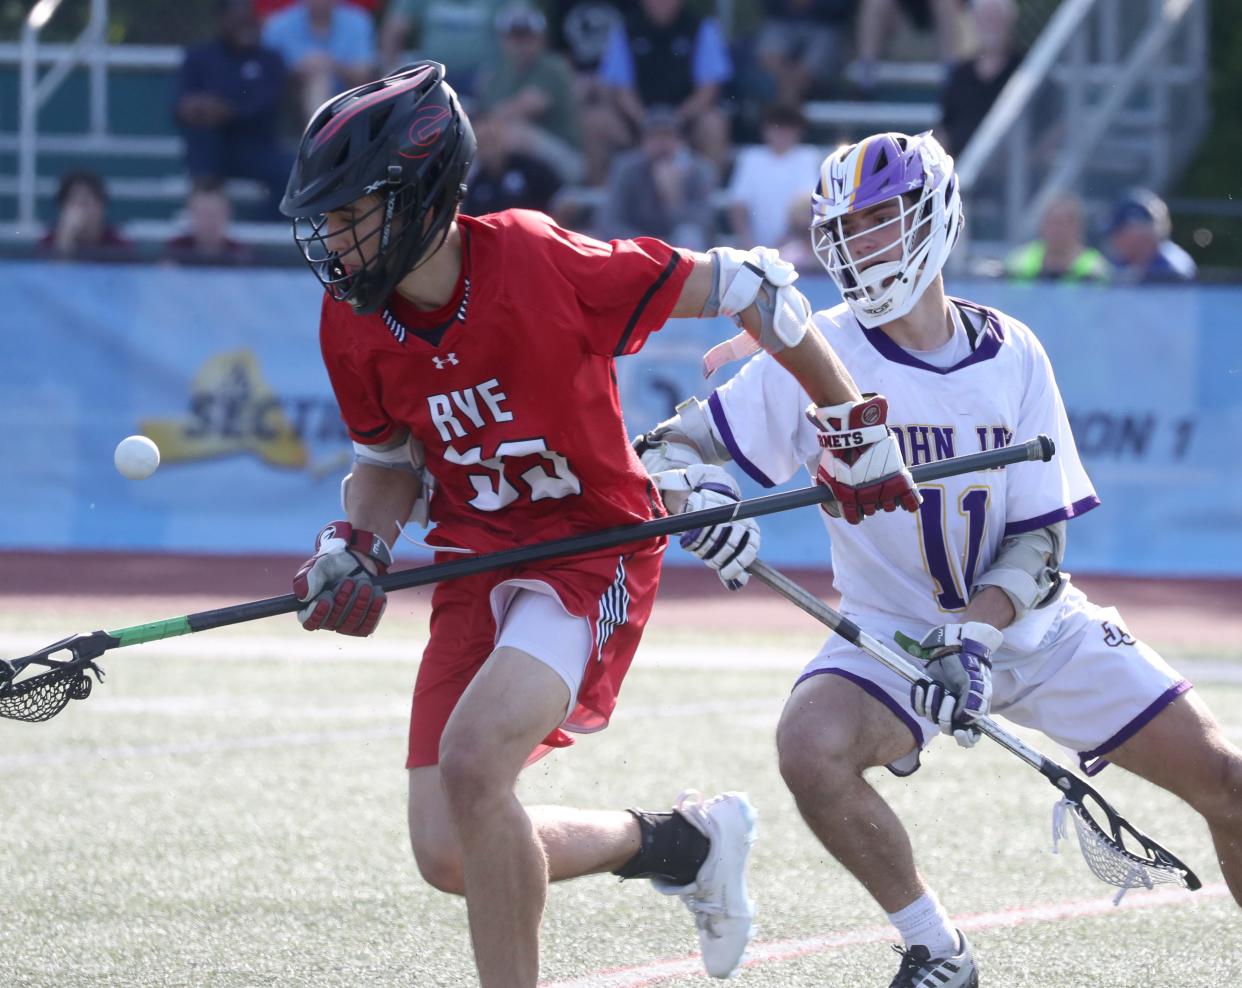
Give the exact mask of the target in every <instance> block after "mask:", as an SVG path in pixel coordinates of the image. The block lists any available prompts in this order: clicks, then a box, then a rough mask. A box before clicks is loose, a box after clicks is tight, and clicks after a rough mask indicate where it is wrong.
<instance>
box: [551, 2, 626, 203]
mask: <svg viewBox="0 0 1242 988" xmlns="http://www.w3.org/2000/svg"><path fill="white" fill-rule="evenodd" d="M550 10H551V15H550V18H549V22H548V26H549V31H548V43H549V46H550V47H551V48H552V50H553V51H555V52H558V53H559V54H561V55H562V56H563V57H564V58H565V59H567V60H568V62H569V66H570V70H571V72H572V78H573V89H574V106H575V108H576V110H577V114H578V120H579V123H580V126H581V127H582V129H584V130H589V132H590V133H591V134H593V135H601V134H602V135H604V136H603V138H602V139H601V144H602V147H601V148H600V149H598V150H597V151H596V152H595V153H593V154H592V153H590V152H588V153H587V154H586V155H585V156H584V159H583V164H584V166H585V171H586V173H587V175H586V178H587V180H588V181H589V182H591V184H594V185H598V184H599V183H600V182H602V181H603V178H604V175H605V173H606V170H607V156H608V153H609V150H610V149H611V148H615V147H624V146H626V145H627V144H628V143H629V140H630V136H629V130H628V128H627V127H626V126H625V123H624V122H623V121H622V120H621V117H620V116H619V115H618V114H617V113H616V111H615V110H614V109H613V106H612V94H611V92H610V91H609V90H608V88H607V87H606V86H605V85H604V83H603V81H602V80H601V79H600V77H599V63H600V60H601V59H602V58H603V56H604V48H605V47H606V45H607V44H608V37H609V35H611V34H612V32H613V30H614V29H616V28H617V27H619V26H620V24H621V8H620V5H619V4H617V3H613V2H612V0H553V2H552V3H551V5H550Z"/></svg>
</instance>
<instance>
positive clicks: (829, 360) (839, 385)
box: [672, 253, 862, 405]
mask: <svg viewBox="0 0 1242 988" xmlns="http://www.w3.org/2000/svg"><path fill="white" fill-rule="evenodd" d="M692 256H693V258H694V267H693V268H692V269H691V271H690V275H689V277H687V278H686V280H685V282H684V283H683V284H682V288H681V296H680V297H679V298H678V299H677V303H676V304H675V305H674V306H673V312H672V314H673V316H674V317H679V318H694V317H696V316H700V315H702V313H703V306H704V305H705V304H706V303H707V300H708V298H709V297H710V296H711V294H712V288H713V286H714V281H715V272H714V270H713V266H712V259H711V258H710V257H709V256H708V255H706V254H697V253H696V254H693V255H692ZM740 316H741V319H742V324H743V325H744V326H745V327H746V331H747V332H748V333H750V334H751V335H752V336H754V337H756V338H758V336H759V328H760V327H759V310H758V308H757V307H756V306H754V305H751V306H750V307H749V308H746V309H743V310H742V312H741V313H740ZM775 358H776V361H777V363H779V364H780V365H781V366H782V367H784V368H785V369H786V370H787V371H789V373H791V374H792V375H793V376H794V377H795V378H796V379H797V381H798V383H799V384H801V385H802V387H803V388H804V389H805V390H806V393H807V395H809V396H810V399H811V401H813V402H814V403H815V404H817V405H840V404H842V403H844V402H847V401H859V400H861V399H862V392H861V391H860V390H859V388H858V386H857V385H856V384H855V383H854V379H853V378H852V377H851V376H850V372H849V371H848V370H846V369H845V365H844V364H842V363H841V361H840V359H838V357H837V355H836V353H834V352H833V349H832V347H830V346H829V345H828V341H827V340H825V339H824V337H823V336H822V335H821V334H820V332H819V330H817V329H816V328H815V326H814V325H810V324H808V326H807V330H806V334H805V335H804V336H803V337H802V341H801V342H800V343H798V344H797V346H792V347H787V348H786V349H784V350H781V351H780V352H779V353H777V354H776V355H775Z"/></svg>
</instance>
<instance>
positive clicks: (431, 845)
mask: <svg viewBox="0 0 1242 988" xmlns="http://www.w3.org/2000/svg"><path fill="white" fill-rule="evenodd" d="M410 843H411V845H412V846H413V848H414V863H415V864H416V865H418V873H419V874H420V875H422V876H423V881H425V882H426V883H427V884H428V885H430V886H431V887H432V888H434V889H437V890H438V891H440V892H448V893H450V894H452V895H463V894H464V892H465V884H464V881H463V879H462V873H461V858H460V857H458V855H457V849H456V848H455V847H449V846H448V845H447V844H445V843H443V842H434V841H430V840H421V839H420V838H419V836H418V835H417V834H411V835H410Z"/></svg>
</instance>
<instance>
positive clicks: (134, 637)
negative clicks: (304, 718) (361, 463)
mask: <svg viewBox="0 0 1242 988" xmlns="http://www.w3.org/2000/svg"><path fill="white" fill-rule="evenodd" d="M1053 452H1054V447H1053V443H1052V440H1051V439H1049V438H1048V437H1047V436H1036V437H1035V438H1034V439H1030V440H1028V441H1027V442H1024V443H1017V444H1015V445H1012V446H1004V447H1001V448H1000V449H992V450H987V451H985V452H982V453H971V454H969V455H966V456H955V457H951V458H949V459H946V460H939V461H937V462H935V463H925V464H922V465H921V466H917V467H915V468H914V469H913V470H912V471H911V473H912V474H913V476H914V480H915V481H916V482H919V483H926V482H929V481H933V480H939V479H941V478H942V477H949V476H953V475H955V474H959V473H969V472H971V471H973V470H991V469H996V468H998V467H1003V466H1008V465H1009V464H1011V463H1022V462H1025V461H1028V460H1048V459H1051V457H1052V455H1053ZM831 498H832V492H831V491H830V490H829V488H827V487H825V486H823V485H822V484H816V485H814V486H811V487H803V488H799V489H798V490H794V491H786V492H784V493H782V494H769V495H767V496H766V497H756V498H751V499H749V500H746V501H739V502H737V503H736V504H723V505H720V506H718V507H715V508H705V509H704V510H702V511H689V512H686V513H685V514H680V515H669V516H668V517H665V518H655V519H652V520H651V521H644V522H639V523H638V524H636V525H622V526H619V527H617V528H608V529H604V530H602V531H598V532H587V533H584V534H582V535H573V536H570V537H569V538H564V539H553V540H551V541H549V542H539V543H536V544H534V545H526V546H519V547H518V548H516V549H505V550H503V551H501V552H489V553H485V554H483V555H478V556H472V557H469V558H466V559H456V560H453V561H452V562H448V563H440V564H433V565H431V566H418V567H415V568H413V569H406V570H400V571H398V572H396V573H389V574H388V575H386V576H383V577H380V578H379V579H377V580H376V581H375V582H376V584H378V585H379V586H380V587H382V588H383V590H384V591H385V592H386V593H391V592H392V591H394V590H406V589H409V588H410V587H421V586H426V585H427V584H429V583H438V582H440V581H442V580H451V579H455V578H458V577H462V576H471V575H473V574H475V573H483V572H486V571H487V570H495V569H502V568H504V567H506V566H519V565H524V564H526V563H533V562H538V561H540V560H544V559H552V558H554V557H559V556H572V555H577V554H579V553H583V552H595V551H599V550H601V549H608V548H612V547H614V546H619V545H626V544H628V543H631V542H639V541H642V540H644V539H653V538H657V537H659V536H663V535H672V534H675V533H677V532H688V531H690V530H691V529H694V528H701V527H707V526H710V525H719V524H721V523H723V522H729V521H735V520H738V519H741V518H754V517H758V516H760V515H766V514H771V513H772V512H775V511H788V510H789V509H791V508H801V507H806V506H808V505H812V504H823V503H825V502H827V501H829V500H831ZM303 606H305V605H303V604H302V602H300V601H299V600H298V599H297V597H295V596H294V595H293V594H285V595H284V596H282V597H268V598H266V599H264V600H255V601H250V602H249V603H245V604H233V605H231V606H229V607H221V608H217V609H215V610H211V611H199V612H197V613H195V614H187V615H185V616H183V617H175V618H166V619H164V620H162V621H153V622H151V623H149V624H138V625H134V626H132V627H129V628H121V629H120V630H118V631H95V632H92V633H91V634H89V635H71V636H70V637H68V638H63V639H61V640H60V641H58V642H55V643H53V644H51V645H48V646H47V647H46V648H43V649H40V650H39V651H37V652H34V653H33V654H31V655H26V656H23V657H22V658H20V659H12V660H8V661H6V660H4V659H0V717H7V718H10V719H12V720H24V721H43V720H48V719H50V718H52V717H55V716H56V714H58V713H60V711H61V710H63V709H64V708H65V706H66V704H68V703H69V701H70V700H84V699H86V698H87V697H88V696H90V692H91V679H90V676H89V675H88V672H93V673H95V675H96V676H97V677H100V678H102V676H103V671H102V670H101V669H100V668H99V666H97V665H96V664H95V661H94V660H95V659H97V658H99V657H100V656H101V655H103V654H104V652H107V651H109V650H110V649H114V648H124V647H125V646H127V645H138V644H141V643H142V642H153V641H160V640H161V639H164V638H175V637H176V636H178V635H188V634H192V633H193V632H196V631H207V630H208V629H210V628H222V627H224V626H226V625H230V624H241V623H243V622H245V621H257V620H258V619H259V618H266V617H274V616H275V615H277V614H290V613H292V612H294V611H296V610H299V609H300V608H302V607H303ZM60 652H66V653H68V657H67V658H60V659H56V658H53V656H54V655H56V654H57V653H60ZM31 665H38V666H45V667H47V671H46V672H43V673H40V674H39V675H31V676H27V677H26V678H25V679H18V676H19V675H21V673H22V671H23V670H24V669H26V668H27V667H28V666H31Z"/></svg>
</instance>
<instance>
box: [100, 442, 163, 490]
mask: <svg viewBox="0 0 1242 988" xmlns="http://www.w3.org/2000/svg"><path fill="white" fill-rule="evenodd" d="M112 462H113V463H115V464H116V468H117V470H118V471H119V472H120V474H121V476H122V477H128V478H129V479H130V480H146V479H147V478H148V477H150V476H151V474H153V473H155V468H156V467H158V466H159V465H160V448H159V447H158V446H156V445H155V443H153V442H151V440H150V439H148V438H147V437H146V436H126V437H125V438H124V439H122V440H121V441H120V442H119V443H117V444H116V452H115V453H113V454H112Z"/></svg>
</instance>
